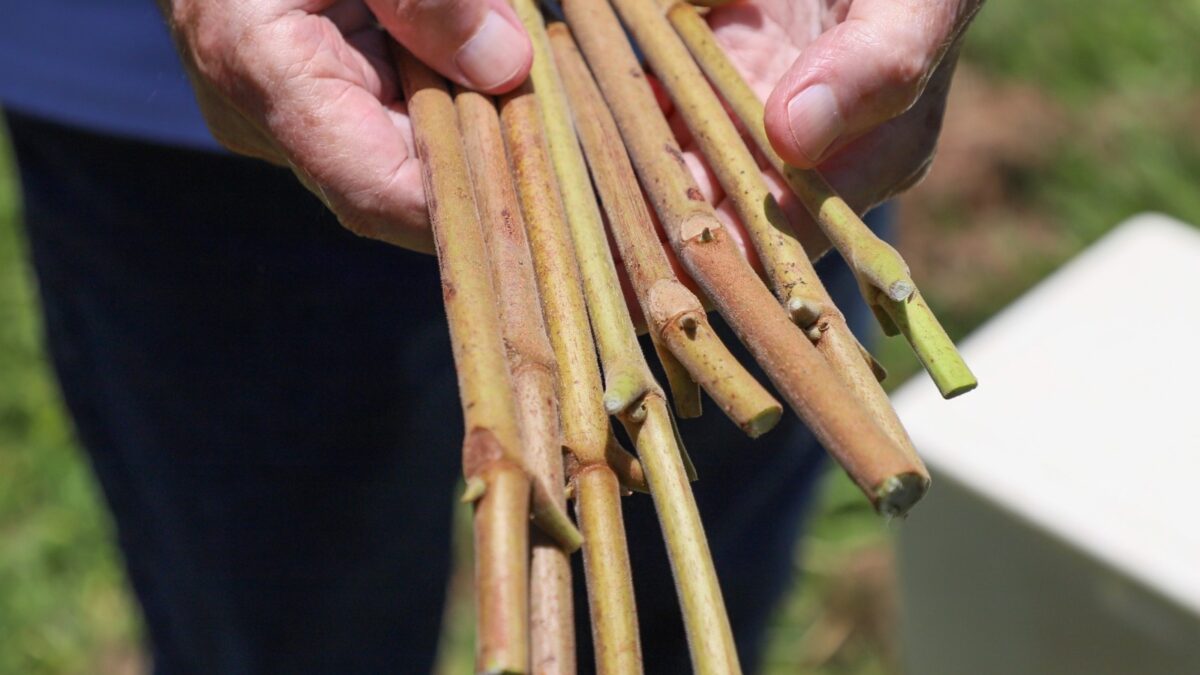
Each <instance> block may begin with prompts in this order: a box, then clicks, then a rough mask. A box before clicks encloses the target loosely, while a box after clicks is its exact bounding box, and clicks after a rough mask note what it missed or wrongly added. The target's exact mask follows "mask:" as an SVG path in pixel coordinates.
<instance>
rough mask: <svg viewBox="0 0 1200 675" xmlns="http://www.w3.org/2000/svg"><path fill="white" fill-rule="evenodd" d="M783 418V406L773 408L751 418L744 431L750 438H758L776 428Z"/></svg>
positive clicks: (743, 427)
mask: <svg viewBox="0 0 1200 675" xmlns="http://www.w3.org/2000/svg"><path fill="white" fill-rule="evenodd" d="M782 418H783V406H778V405H776V406H772V407H770V408H767V409H765V410H763V411H762V412H760V413H758V414H757V415H755V416H754V417H751V418H750V419H749V420H748V421H747V422H746V423H745V424H744V425H743V426H742V431H744V432H746V435H747V436H749V437H750V438H758V437H759V436H762V435H763V434H765V433H767V432H768V431H770V430H771V429H774V428H775V425H776V424H779V420H780V419H782Z"/></svg>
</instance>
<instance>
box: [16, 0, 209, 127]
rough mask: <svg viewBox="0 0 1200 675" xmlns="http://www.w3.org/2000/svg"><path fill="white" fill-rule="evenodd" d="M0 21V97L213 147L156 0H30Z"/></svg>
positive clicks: (30, 108) (73, 118) (35, 111)
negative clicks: (30, 0)
mask: <svg viewBox="0 0 1200 675" xmlns="http://www.w3.org/2000/svg"><path fill="white" fill-rule="evenodd" d="M4 14H5V16H4V20H3V21H0V106H4V107H5V108H9V109H12V110H18V111H20V112H23V113H26V114H29V115H34V116H38V117H43V118H46V119H49V120H53V121H55V122H60V123H65V124H69V125H72V126H77V127H81V128H85V129H90V130H93V131H99V132H103V133H109V134H113V135H118V136H130V137H134V138H140V139H144V140H150V141H158V142H163V143H168V144H172V145H182V146H189V147H195V148H209V149H216V148H217V147H219V146H217V144H216V142H215V141H214V140H213V139H212V137H211V136H210V135H209V133H208V130H207V128H206V127H205V125H204V121H203V119H202V118H201V116H200V113H199V110H198V108H197V107H196V102H195V98H194V97H193V95H192V91H191V87H190V85H189V84H188V81H187V76H186V75H185V74H184V72H183V68H182V66H181V65H180V63H179V58H178V56H177V55H176V53H175V50H174V47H173V46H172V44H171V39H170V36H169V33H168V30H167V26H166V22H165V21H164V20H163V18H162V16H161V14H160V13H159V11H158V9H157V7H156V6H155V4H154V1H153V0H36V2H15V3H9V4H8V6H6V7H5V12H4Z"/></svg>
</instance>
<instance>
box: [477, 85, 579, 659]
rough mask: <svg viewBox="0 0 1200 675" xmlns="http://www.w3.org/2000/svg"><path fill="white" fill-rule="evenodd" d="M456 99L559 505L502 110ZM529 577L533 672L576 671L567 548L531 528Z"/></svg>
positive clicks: (551, 379) (544, 370) (541, 464)
mask: <svg viewBox="0 0 1200 675" xmlns="http://www.w3.org/2000/svg"><path fill="white" fill-rule="evenodd" d="M455 104H456V107H457V108H458V118H459V126H460V128H461V130H462V134H463V145H464V147H465V149H466V155H467V161H468V164H469V166H470V169H471V174H472V178H473V181H472V182H473V184H474V187H475V199H476V203H477V204H478V208H479V215H480V218H481V219H482V221H483V235H484V240H485V243H486V245H487V251H488V254H489V257H490V262H491V271H492V283H493V285H494V287H495V290H496V295H497V298H498V300H499V306H500V322H501V326H502V329H503V332H504V345H505V348H506V351H507V356H508V362H509V367H510V369H511V371H512V375H513V387H514V393H515V395H516V402H517V411H518V414H519V416H520V428H521V435H522V439H523V441H524V448H525V457H526V462H527V463H528V466H529V467H530V469H531V471H532V472H533V480H538V481H541V482H542V483H543V484H544V486H545V489H546V491H547V493H549V494H551V495H552V496H553V497H554V500H555V505H556V506H557V507H558V508H562V509H565V507H566V499H565V497H564V493H563V486H564V483H565V480H564V477H563V457H562V443H561V440H560V438H559V419H558V394H557V392H556V391H555V376H556V368H555V363H554V353H553V351H551V348H550V340H549V338H548V337H546V329H545V324H544V322H543V320H542V311H541V305H540V303H539V300H538V293H537V282H536V281H535V279H534V277H533V261H532V260H531V259H530V253H529V244H528V242H527V241H526V239H525V221H524V219H523V218H522V216H521V206H520V203H519V202H518V201H517V193H516V189H515V188H514V187H513V184H512V179H511V174H510V172H509V168H508V156H507V155H506V154H505V152H504V137H503V135H502V134H501V131H500V118H499V115H498V114H497V112H496V106H495V103H494V102H493V101H492V99H491V98H489V97H486V96H483V95H481V94H478V93H475V92H470V91H460V92H459V93H458V94H457V95H456V96H455ZM529 584H530V589H529V596H530V602H529V624H530V650H531V665H532V672H534V673H538V674H539V675H553V674H561V675H570V674H571V673H574V672H575V623H574V620H573V612H572V601H571V563H570V560H569V557H568V553H567V552H566V551H564V550H562V549H561V548H560V547H558V546H554V545H553V543H552V542H550V541H548V540H547V539H546V538H544V537H537V536H535V537H534V538H533V549H532V554H531V559H530V581H529Z"/></svg>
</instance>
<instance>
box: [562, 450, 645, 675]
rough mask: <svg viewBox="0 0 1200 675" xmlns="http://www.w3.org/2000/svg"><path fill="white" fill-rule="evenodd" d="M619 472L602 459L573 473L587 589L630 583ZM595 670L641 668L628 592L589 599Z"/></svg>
mask: <svg viewBox="0 0 1200 675" xmlns="http://www.w3.org/2000/svg"><path fill="white" fill-rule="evenodd" d="M619 490H620V488H619V486H618V484H617V477H616V476H615V475H614V474H613V472H612V470H610V469H609V468H608V467H606V466H604V465H602V464H593V465H590V466H586V467H583V468H582V469H580V470H579V471H578V472H576V474H575V514H576V518H578V519H579V527H580V529H581V530H582V531H583V536H584V538H585V541H587V542H603V545H598V546H588V545H585V546H584V547H583V568H584V574H585V575H586V577H587V581H588V588H589V590H590V589H596V592H600V591H601V590H602V589H611V588H626V587H628V588H632V586H633V579H632V577H631V576H630V566H629V551H628V545H627V543H626V541H625V529H624V528H623V527H622V526H621V522H622V516H621V499H620V491H619ZM589 600H590V602H589V605H588V607H589V609H590V616H591V622H592V642H593V643H594V646H595V651H596V670H597V672H599V673H601V675H626V674H628V675H635V674H636V673H640V672H642V649H641V644H640V642H639V639H638V621H637V608H636V607H635V606H634V598H633V594H632V593H620V594H613V595H611V596H608V595H606V596H605V597H603V598H594V597H593V598H589Z"/></svg>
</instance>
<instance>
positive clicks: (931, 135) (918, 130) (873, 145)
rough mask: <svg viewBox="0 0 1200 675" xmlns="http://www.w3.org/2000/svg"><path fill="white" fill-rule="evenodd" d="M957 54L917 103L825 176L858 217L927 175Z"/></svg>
mask: <svg viewBox="0 0 1200 675" xmlns="http://www.w3.org/2000/svg"><path fill="white" fill-rule="evenodd" d="M956 60H957V50H953V51H952V52H950V53H948V54H947V55H946V57H945V58H944V59H942V63H941V65H940V66H938V69H937V70H936V71H935V72H934V74H933V76H932V77H931V78H930V80H929V84H928V85H926V87H925V93H924V95H923V96H921V98H920V100H918V101H917V103H916V105H914V106H913V107H911V108H909V109H908V110H907V111H905V112H904V113H903V114H902V115H900V116H898V117H895V118H893V119H891V120H888V121H887V122H884V123H883V124H881V125H879V126H878V127H876V128H875V129H873V130H872V131H870V132H869V133H867V134H864V135H863V136H861V137H859V138H857V139H855V140H854V141H852V142H850V143H849V144H847V145H846V146H845V147H843V148H842V149H841V150H839V151H838V152H837V153H835V154H833V155H831V156H830V157H829V158H828V159H827V160H825V162H824V163H822V164H821V172H822V173H823V174H824V175H825V177H826V179H828V180H829V182H830V183H831V184H832V185H833V186H834V188H835V189H836V190H837V191H838V193H839V194H841V195H842V197H844V198H845V199H846V201H847V202H848V203H849V204H850V206H851V207H852V208H853V209H854V210H855V211H857V212H859V213H864V212H866V211H867V210H869V209H870V208H872V207H874V206H876V205H878V204H880V203H882V202H884V201H886V200H887V199H889V198H891V197H892V196H894V195H896V194H899V193H900V192H903V191H904V190H906V189H908V188H909V187H911V186H912V185H914V184H915V183H916V182H918V181H919V180H920V179H921V178H922V177H923V176H924V175H925V173H926V172H927V171H928V169H929V166H930V164H931V161H932V159H933V155H934V149H935V147H936V144H937V138H938V134H939V132H940V131H941V126H942V120H943V119H944V116H945V110H946V97H947V95H948V93H949V90H950V83H951V80H952V78H953V75H954V67H955V61H956Z"/></svg>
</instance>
